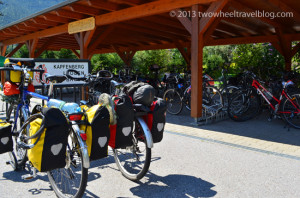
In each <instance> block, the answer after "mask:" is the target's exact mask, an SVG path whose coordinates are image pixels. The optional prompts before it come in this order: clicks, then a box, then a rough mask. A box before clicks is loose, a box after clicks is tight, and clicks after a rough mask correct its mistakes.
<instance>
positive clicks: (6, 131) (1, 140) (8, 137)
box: [0, 120, 13, 154]
mask: <svg viewBox="0 0 300 198" xmlns="http://www.w3.org/2000/svg"><path fill="white" fill-rule="evenodd" d="M10 151H13V141H12V133H11V124H9V123H7V122H3V121H2V120H0V154H2V153H6V152H10Z"/></svg>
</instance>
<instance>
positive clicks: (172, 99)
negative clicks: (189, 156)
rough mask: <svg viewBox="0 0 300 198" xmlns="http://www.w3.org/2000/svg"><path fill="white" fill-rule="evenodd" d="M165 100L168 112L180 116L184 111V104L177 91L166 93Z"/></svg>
mask: <svg viewBox="0 0 300 198" xmlns="http://www.w3.org/2000/svg"><path fill="white" fill-rule="evenodd" d="M163 99H164V100H165V101H166V103H167V112H168V113H170V114H172V115H178V114H179V113H180V112H181V111H182V107H183V103H182V99H181V96H180V94H179V93H178V91H176V90H175V89H168V90H167V91H166V92H165V93H164V97H163Z"/></svg>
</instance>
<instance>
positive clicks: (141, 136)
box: [113, 120, 151, 181]
mask: <svg viewBox="0 0 300 198" xmlns="http://www.w3.org/2000/svg"><path fill="white" fill-rule="evenodd" d="M145 138H146V136H145V132H144V130H143V128H142V127H141V125H140V123H139V122H138V121H137V120H135V122H134V130H133V146H129V147H126V148H120V149H113V155H114V158H115V162H116V164H117V166H118V168H119V170H120V171H121V173H122V175H123V176H124V177H125V178H127V179H129V180H131V181H139V180H140V179H141V178H143V177H144V176H145V175H146V173H147V171H148V170H149V167H150V162H151V148H148V146H147V143H146V139H145ZM142 149H143V150H142ZM142 151H144V152H145V153H144V154H142ZM143 156H144V158H141V157H143ZM141 159H144V160H141ZM135 165H136V166H135ZM140 165H141V168H140Z"/></svg>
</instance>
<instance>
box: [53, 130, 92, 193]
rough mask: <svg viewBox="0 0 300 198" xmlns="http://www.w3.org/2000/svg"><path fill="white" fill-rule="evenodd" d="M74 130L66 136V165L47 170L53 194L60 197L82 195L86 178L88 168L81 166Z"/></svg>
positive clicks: (77, 141)
mask: <svg viewBox="0 0 300 198" xmlns="http://www.w3.org/2000/svg"><path fill="white" fill-rule="evenodd" d="M79 141H80V140H79V139H78V137H77V135H76V134H75V132H74V131H73V130H72V132H71V133H70V135H69V138H68V147H67V157H66V166H65V167H64V168H59V169H54V170H52V171H48V172H47V175H48V178H49V181H50V184H51V186H52V188H53V190H54V192H55V194H56V195H57V196H58V197H60V198H67V197H73V198H79V197H82V196H83V193H84V191H85V188H86V185H87V180H88V169H87V168H84V166H83V156H82V155H81V153H82V152H81V148H80V146H79V145H80V144H79Z"/></svg>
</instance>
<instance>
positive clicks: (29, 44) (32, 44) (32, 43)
mask: <svg viewBox="0 0 300 198" xmlns="http://www.w3.org/2000/svg"><path fill="white" fill-rule="evenodd" d="M38 41H39V39H38V38H35V39H32V40H29V41H26V45H27V48H28V51H29V58H35V49H36V47H37V44H38Z"/></svg>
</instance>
